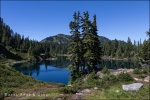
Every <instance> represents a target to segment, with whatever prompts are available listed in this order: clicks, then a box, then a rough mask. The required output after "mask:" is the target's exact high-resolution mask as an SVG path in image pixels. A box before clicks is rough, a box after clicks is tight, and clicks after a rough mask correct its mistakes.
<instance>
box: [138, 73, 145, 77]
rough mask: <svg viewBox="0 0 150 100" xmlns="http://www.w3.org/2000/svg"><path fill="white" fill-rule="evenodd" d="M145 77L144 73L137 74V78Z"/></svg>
mask: <svg viewBox="0 0 150 100" xmlns="http://www.w3.org/2000/svg"><path fill="white" fill-rule="evenodd" d="M145 77H146V75H144V74H140V75H138V78H145Z"/></svg>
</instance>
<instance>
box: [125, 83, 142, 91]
mask: <svg viewBox="0 0 150 100" xmlns="http://www.w3.org/2000/svg"><path fill="white" fill-rule="evenodd" d="M142 86H143V84H142V83H133V84H128V85H122V88H123V90H125V91H129V90H138V89H139V88H141V87H142Z"/></svg>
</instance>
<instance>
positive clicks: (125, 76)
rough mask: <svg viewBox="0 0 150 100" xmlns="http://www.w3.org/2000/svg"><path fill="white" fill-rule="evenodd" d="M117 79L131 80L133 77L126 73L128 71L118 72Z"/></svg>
mask: <svg viewBox="0 0 150 100" xmlns="http://www.w3.org/2000/svg"><path fill="white" fill-rule="evenodd" d="M118 80H119V81H132V80H133V78H132V77H131V75H130V74H128V73H120V74H119V75H118Z"/></svg>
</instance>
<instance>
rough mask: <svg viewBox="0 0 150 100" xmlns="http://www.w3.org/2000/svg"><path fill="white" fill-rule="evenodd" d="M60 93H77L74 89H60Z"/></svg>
mask: <svg viewBox="0 0 150 100" xmlns="http://www.w3.org/2000/svg"><path fill="white" fill-rule="evenodd" d="M60 92H63V93H65V94H67V93H76V92H77V91H76V89H74V88H73V87H67V86H66V87H64V88H62V89H61V90H60Z"/></svg>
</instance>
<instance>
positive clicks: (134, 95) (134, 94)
mask: <svg viewBox="0 0 150 100" xmlns="http://www.w3.org/2000/svg"><path fill="white" fill-rule="evenodd" d="M122 84H124V83H117V84H114V85H112V86H110V88H109V89H102V90H99V91H95V90H93V91H92V92H91V94H83V98H84V99H85V100H91V99H92V100H100V99H110V100H114V99H117V100H118V99H122V100H127V99H129V100H134V99H138V100H143V99H144V100H145V99H147V100H148V99H149V95H150V94H149V84H144V86H143V87H142V88H141V89H139V90H137V91H124V90H123V89H122ZM116 90H119V92H116Z"/></svg>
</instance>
